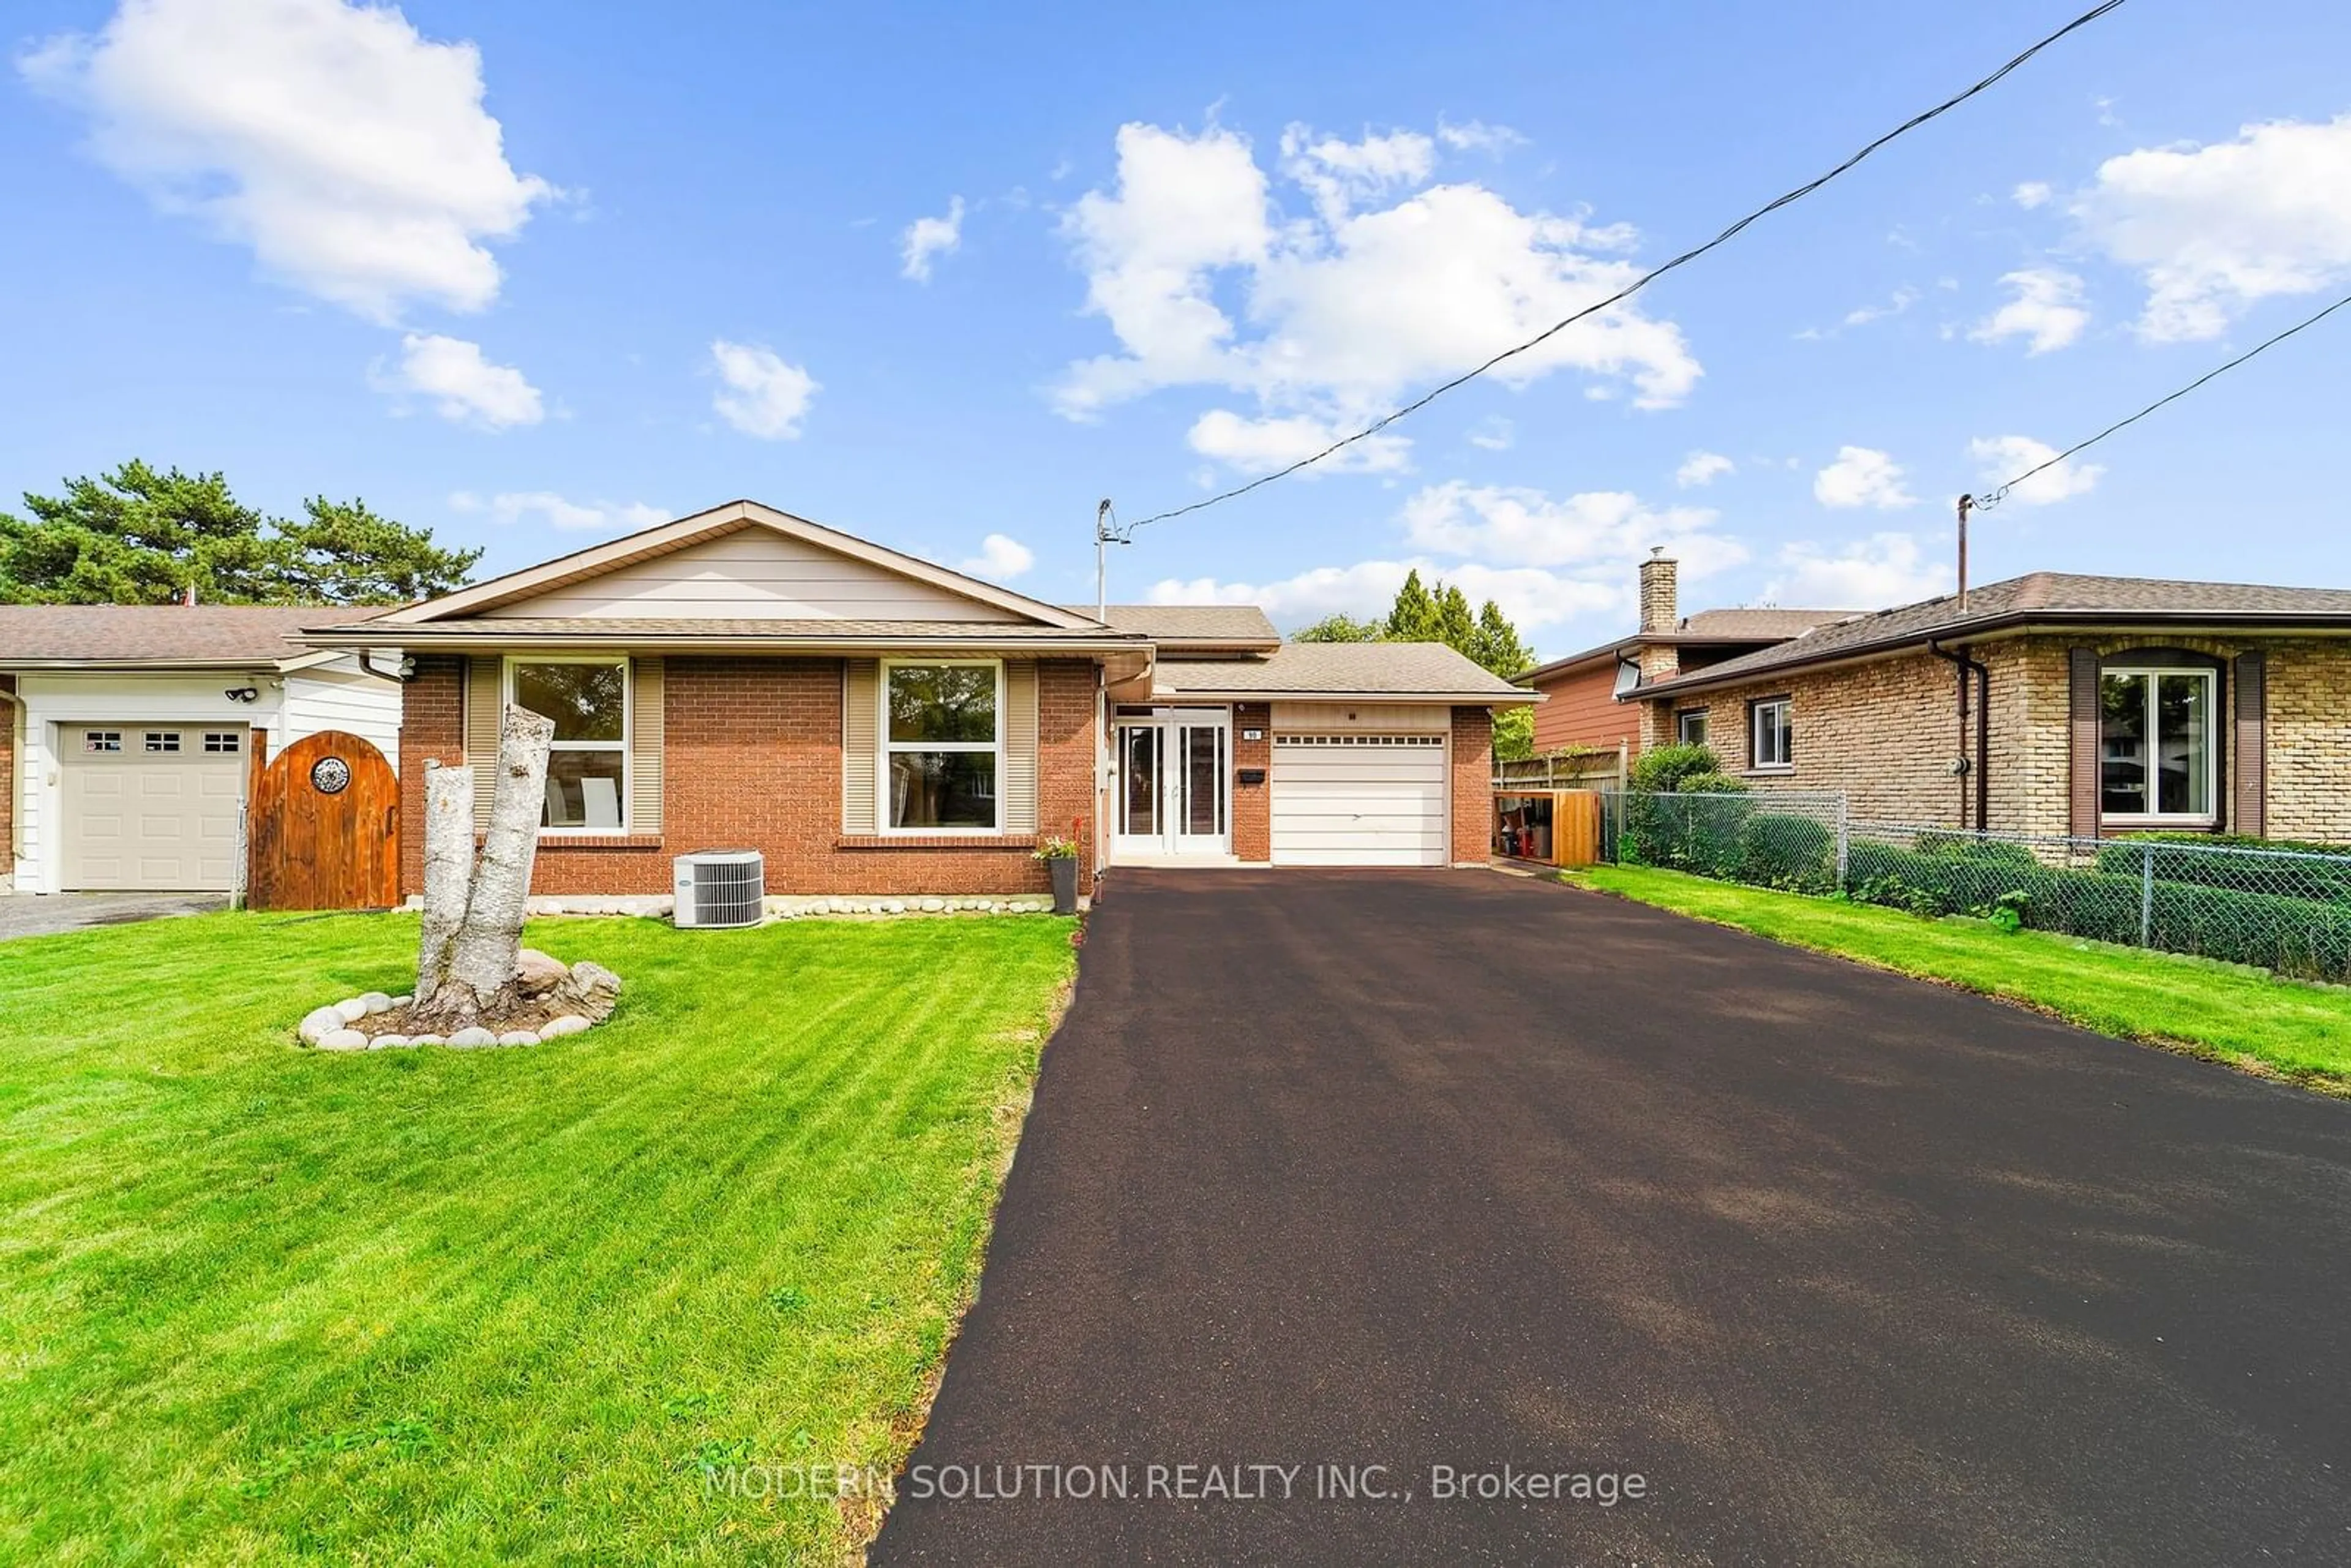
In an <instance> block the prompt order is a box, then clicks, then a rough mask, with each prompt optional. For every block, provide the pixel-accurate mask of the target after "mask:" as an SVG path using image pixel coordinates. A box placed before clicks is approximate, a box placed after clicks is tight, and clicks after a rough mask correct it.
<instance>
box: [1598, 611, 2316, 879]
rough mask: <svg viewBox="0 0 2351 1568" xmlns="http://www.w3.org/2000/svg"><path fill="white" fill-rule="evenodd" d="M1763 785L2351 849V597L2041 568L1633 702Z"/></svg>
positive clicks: (1770, 651)
mask: <svg viewBox="0 0 2351 1568" xmlns="http://www.w3.org/2000/svg"><path fill="white" fill-rule="evenodd" d="M1626 700H1627V706H1633V707H1635V708H1637V710H1638V712H1639V716H1640V723H1641V732H1642V735H1643V737H1644V739H1645V740H1646V742H1647V743H1648V744H1652V745H1654V744H1658V743H1661V742H1664V741H1667V740H1670V739H1673V738H1675V737H1677V736H1681V735H1687V734H1689V733H1691V732H1692V731H1694V730H1695V731H1697V732H1698V733H1701V734H1703V735H1704V736H1705V737H1706V738H1707V740H1708V743H1709V744H1710V745H1712V746H1713V747H1714V748H1715V750H1716V751H1717V752H1718V753H1719V755H1720V756H1721V758H1722V759H1723V766H1724V768H1725V769H1726V770H1728V771H1731V772H1734V773H1737V774H1739V775H1740V776H1741V777H1744V778H1746V779H1749V780H1750V782H1752V783H1753V784H1755V785H1756V786H1757V787H1759V788H1761V789H1841V790H1844V791H1846V792H1847V798H1848V800H1849V801H1850V803H1851V808H1852V810H1853V811H1854V812H1855V815H1858V816H1864V817H1870V818H1876V819H1879V820H1885V821H1901V822H1909V823H1917V824H1920V825H1926V826H1938V827H1939V826H1953V827H1964V828H1974V827H1986V828H1990V829H1992V830H1995V831H2012V832H2024V833H2034V834H2071V835H2075V836H2080V837H2095V836H2103V835H2106V834H2111V833H2116V832H2128V831H2147V830H2155V829H2163V830H2184V831H2210V832H2231V833H2246V834H2253V835H2258V836H2264V837H2271V838H2283V839H2306V840H2319V841H2351V591H2345V590H2341V589H2322V588H2265V587H2255V586H2251V585H2245V584H2239V583H2223V582H2169V581H2160V580H2152V579H2146V578H2128V577H2085V576H2074V575H2071V574H2068V573H2063V572H2047V571H2043V572H2034V573H2032V574H2031V575H2030V576H2026V577H2019V578H2012V579H2011V580H2007V581H2005V582H1995V583H1991V584H1988V585H1986V586H1984V587H1982V588H1978V589H1975V590H1974V591H1971V592H1970V593H1969V595H1968V596H1967V598H1966V599H1965V601H1961V600H1960V599H1959V598H1958V597H1957V596H1954V595H1948V594H1947V595H1945V596H1943V597H1941V598H1937V599H1929V600H1927V601H1923V602H1920V603H1917V604H1906V605H1902V606H1899V607H1897V608H1896V609H1892V610H1883V611H1878V612H1874V613H1869V614H1863V615H1855V616H1852V617H1849V618H1846V619H1844V620H1839V621H1835V622H1830V623H1827V624H1824V625H1821V626H1817V627H1814V628H1813V630H1811V631H1809V632H1804V633H1802V634H1801V635H1799V636H1795V637H1792V638H1789V639H1788V640H1786V641H1784V642H1782V643H1775V644H1774V645H1772V646H1771V647H1768V648H1762V649H1759V650H1757V651H1755V652H1753V653H1746V654H1743V655H1741V656H1740V657H1738V658H1734V659H1728V660H1724V661H1722V662H1720V663H1717V664H1706V665H1704V666H1702V667H1698V668H1695V669H1678V670H1672V671H1667V670H1660V671H1657V672H1656V673H1655V674H1650V675H1646V676H1645V678H1644V680H1643V681H1642V683H1641V684H1640V685H1639V686H1638V687H1637V688H1635V690H1634V691H1632V692H1630V693H1628V694H1627V699H1626Z"/></svg>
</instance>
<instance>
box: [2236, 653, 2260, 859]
mask: <svg viewBox="0 0 2351 1568" xmlns="http://www.w3.org/2000/svg"><path fill="white" fill-rule="evenodd" d="M2236 674H2237V680H2236V685H2237V704H2236V707H2237V733H2236V737H2235V738H2236V744H2235V746H2234V747H2232V748H2231V758H2230V767H2229V775H2230V784H2231V788H2230V801H2229V830H2230V831H2231V832H2238V833H2251V834H2252V835H2253V836H2254V837H2255V838H2263V837H2266V836H2267V831H2266V829H2265V827H2264V821H2265V813H2264V811H2263V809H2262V796H2263V794H2264V793H2265V791H2264V789H2263V786H2264V784H2265V783H2266V782H2267V781H2266V780H2265V779H2263V777H2262V774H2263V772H2264V770H2265V769H2266V768H2267V767H2268V765H2269V758H2268V756H2267V753H2266V749H2265V747H2264V743H2263V740H2262V709H2263V707H2264V706H2266V705H2265V701H2264V699H2265V698H2266V696H2267V695H2268V684H2269V668H2268V663H2267V661H2266V660H2265V659H2264V658H2263V656H2262V654H2260V653H2240V654H2238V655H2237V670H2236Z"/></svg>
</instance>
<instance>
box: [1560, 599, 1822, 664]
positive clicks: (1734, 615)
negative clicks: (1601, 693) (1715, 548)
mask: <svg viewBox="0 0 2351 1568" xmlns="http://www.w3.org/2000/svg"><path fill="white" fill-rule="evenodd" d="M1861 613H1864V612H1860V611H1854V610H1781V609H1777V608H1770V607H1767V608H1764V609H1760V610H1742V609H1730V610H1701V611H1699V612H1698V613H1696V614H1695V615H1685V616H1683V617H1682V618H1681V620H1679V621H1677V622H1675V623H1674V626H1673V628H1672V630H1670V631H1666V632H1631V633H1629V634H1628V635H1625V636H1623V637H1619V638H1617V639H1616V640H1615V641H1614V642H1613V643H1601V644H1600V645H1599V646H1598V647H1596V648H1586V649H1585V650H1584V651H1583V652H1582V653H1570V654H1569V655H1568V656H1567V657H1565V658H1564V659H1552V660H1551V661H1549V662H1548V663H1546V664H1538V665H1536V666H1535V667H1534V668H1533V669H1531V670H1528V671H1526V672H1525V673H1523V674H1520V676H1519V677H1518V678H1519V679H1520V680H1521V681H1531V680H1537V679H1540V678H1541V677H1542V676H1545V675H1554V674H1559V673H1561V672H1562V671H1563V670H1572V669H1573V668H1575V667H1576V666H1577V665H1579V664H1592V663H1593V662H1594V661H1596V660H1600V659H1604V658H1608V657H1610V656H1612V655H1614V654H1618V653H1625V652H1626V651H1628V650H1630V649H1634V648H1654V647H1659V646H1672V647H1700V646H1704V645H1707V644H1708V643H1777V642H1781V641H1782V640H1784V639H1786V638H1789V637H1796V636H1801V635H1802V634H1803V633H1804V632H1809V631H1811V630H1812V629H1813V627H1815V626H1820V625H1823V624H1825V623H1827V622H1832V621H1849V620H1851V619H1852V618H1853V617H1854V616H1855V615H1857V614H1861Z"/></svg>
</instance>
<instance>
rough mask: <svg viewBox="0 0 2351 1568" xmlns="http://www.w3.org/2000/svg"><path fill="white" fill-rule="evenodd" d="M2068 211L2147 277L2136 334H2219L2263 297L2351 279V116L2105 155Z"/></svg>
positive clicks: (2160, 337)
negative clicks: (2207, 143) (2209, 141)
mask: <svg viewBox="0 0 2351 1568" xmlns="http://www.w3.org/2000/svg"><path fill="white" fill-rule="evenodd" d="M2072 212H2073V214H2074V218H2075V219H2076V220H2077V221H2078V222H2079V223H2080V225H2081V226H2082V232H2083V234H2084V235H2085V237H2086V238H2088V239H2089V241H2090V242H2091V243H2092V244H2094V245H2095V246H2098V247H2099V248H2100V249H2102V250H2104V251H2105V254H2106V255H2107V256H2109V257H2111V258H2112V259H2113V260H2115V261H2116V262H2119V263H2121V264H2122V265H2123V266H2125V267H2133V268H2136V269H2137V271H2138V272H2139V274H2140V276H2141V277H2142V279H2143V280H2144V281H2145V283H2146V285H2147V306H2146V308H2145V310H2144V311H2143V312H2142V313H2141V314H2140V316H2139V319H2138V323H2137V326H2138V331H2139V334H2140V335H2141V336H2142V337H2144V338H2147V340H2150V341H2154V342H2178V341H2182V340H2189V339H2199V338H2217V337H2219V336H2220V334H2221V333H2222V332H2224V331H2226V330H2227V329H2228V327H2229V323H2230V322H2231V321H2232V320H2234V319H2237V318H2238V317H2240V316H2241V315H2243V314H2244V313H2245V311H2247V310H2248V309H2250V308H2252V306H2253V305H2255V304H2256V303H2258V302H2259V301H2261V300H2262V299H2266V298H2271V297H2273V296H2276V295H2294V294H2310V293H2314V292H2316V291H2317V290H2319V289H2322V288H2325V287H2332V286H2334V285H2336V284H2338V283H2340V282H2341V281H2342V280H2343V279H2344V278H2345V277H2351V114H2346V115H2343V116H2341V117H2338V118H2337V119H2335V120H2328V121H2325V122H2324V123H2316V124H2312V123H2304V122H2302V121H2297V120H2275V121H2272V122H2270V123H2268V124H2264V125H2248V126H2246V127H2244V128H2243V129H2242V130H2241V131H2239V132H2238V134H2237V138H2236V140H2235V141H2220V142H2214V143H2212V144H2211V145H2210V146H2198V145H2196V144H2194V143H2192V142H2191V143H2188V144H2185V145H2181V146H2177V147H2146V148H2141V149H2139V150H2138V151H2137V152H2126V153H2124V154H2123V155H2122V156H2120V157H2118V158H2109V159H2108V160H2106V162H2104V163H2102V164H2100V165H2099V167H2098V173H2097V179H2096V181H2095V183H2093V185H2092V186H2091V188H2090V189H2089V190H2087V191H2085V192H2084V193H2082V195H2081V196H2080V197H2079V198H2078V199H2076V200H2075V202H2074V204H2073V207H2072Z"/></svg>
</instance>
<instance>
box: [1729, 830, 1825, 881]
mask: <svg viewBox="0 0 2351 1568" xmlns="http://www.w3.org/2000/svg"><path fill="white" fill-rule="evenodd" d="M1737 875H1738V878H1739V880H1740V881H1741V882H1751V883H1760V884H1761V885H1762V886H1765V887H1782V888H1788V889H1791V890H1792V891H1795V892H1798V893H1824V892H1826V891H1827V890H1829V889H1830V888H1832V887H1834V886H1835V885H1836V849H1835V840H1834V836H1833V835H1832V834H1831V833H1830V832H1829V831H1828V829H1826V828H1824V827H1823V826H1822V825H1821V824H1820V823H1818V822H1815V821H1813V820H1812V819H1811V818H1810V817H1794V816H1790V815H1788V814H1787V813H1785V812H1782V811H1758V812H1756V813H1755V815H1753V816H1752V817H1750V818H1749V819H1748V820H1747V823H1746V825H1745V826H1744V827H1742V828H1740V830H1739V870H1738V873H1737Z"/></svg>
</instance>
